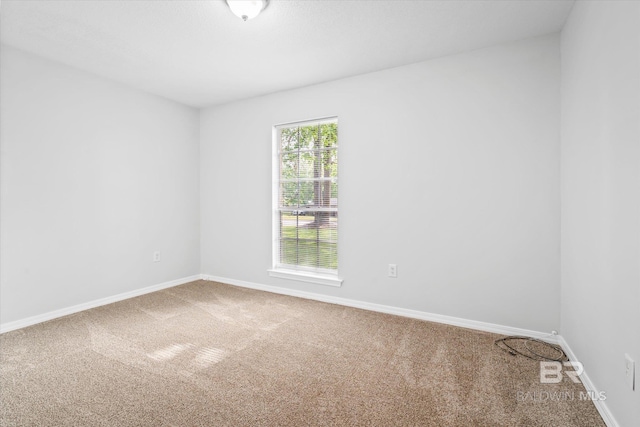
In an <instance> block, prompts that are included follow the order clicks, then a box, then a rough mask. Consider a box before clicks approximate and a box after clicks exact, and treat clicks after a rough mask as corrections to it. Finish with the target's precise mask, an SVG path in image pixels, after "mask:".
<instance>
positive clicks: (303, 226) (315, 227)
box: [277, 119, 338, 271]
mask: <svg viewBox="0 0 640 427" xmlns="http://www.w3.org/2000/svg"><path fill="white" fill-rule="evenodd" d="M277 143H278V160H279V174H278V211H279V215H278V218H277V220H278V230H279V236H278V243H279V264H281V265H285V266H287V265H288V266H294V267H303V268H308V269H317V270H321V271H324V270H334V271H337V269H338V123H337V120H335V119H334V120H325V121H319V122H306V123H303V124H299V125H292V126H282V127H280V128H279V129H278V141H277Z"/></svg>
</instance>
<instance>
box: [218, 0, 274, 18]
mask: <svg viewBox="0 0 640 427" xmlns="http://www.w3.org/2000/svg"><path fill="white" fill-rule="evenodd" d="M268 1H269V0H227V5H229V9H231V12H233V14H234V15H236V16H237V17H238V18H240V19H242V20H243V21H248V20H249V19H252V18H255V17H256V16H258V14H259V13H260V12H262V10H263V9H264V8H265V7H267V2H268Z"/></svg>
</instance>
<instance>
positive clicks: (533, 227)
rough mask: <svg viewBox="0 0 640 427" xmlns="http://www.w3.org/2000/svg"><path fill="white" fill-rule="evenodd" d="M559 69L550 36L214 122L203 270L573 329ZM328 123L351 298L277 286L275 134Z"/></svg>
mask: <svg viewBox="0 0 640 427" xmlns="http://www.w3.org/2000/svg"><path fill="white" fill-rule="evenodd" d="M559 66H560V57H559V40H558V37H557V36H546V37H542V38H536V39H532V40H527V41H522V42H517V43H511V44H507V45H500V46H497V47H493V48H489V49H483V50H479V51H474V52H470V53H464V54H460V55H456V56H450V57H446V58H441V59H437V60H432V61H428V62H423V63H419V64H415V65H410V66H405V67H399V68H395V69H391V70H386V71H382V72H377V73H372V74H367V75H362V76H357V77H353V78H349V79H344V80H339V81H335V82H330V83H325V84H321V85H317V86H311V87H307V88H303V89H299V90H292V91H288V92H282V93H278V94H273V95H269V96H265V97H260V98H255V99H251V100H247V101H242V102H237V103H233V104H228V105H224V106H220V107H217V108H209V109H206V110H203V111H202V113H201V146H200V153H201V163H200V165H201V166H200V167H201V209H202V211H201V212H202V225H201V226H202V231H201V239H202V240H201V257H202V258H201V269H202V273H204V274H209V275H214V276H219V277H226V278H232V279H235V280H243V281H248V282H254V283H259V284H267V285H274V286H280V287H286V288H290V289H297V290H307V291H311V292H314V293H322V294H326V295H332V296H340V297H343V298H350V299H355V300H359V301H366V302H373V303H380V304H386V305H391V306H396V307H401V308H408V309H415V310H421V311H426V312H430V313H438V314H446V315H449V316H457V317H462V318H467V319H473V320H479V321H485V322H491V323H497V324H502V325H509V326H514V327H521V328H527V329H533V330H539V331H550V330H551V329H558V328H559V323H560V322H559V319H560V312H559V299H560V298H559V296H560V288H559V286H560V266H559V251H560V248H559V241H560V239H559V215H558V212H559V209H560V207H559V173H560V172H559V133H560V124H559V119H560V114H559V113H560V111H559V109H560V87H559V84H560V81H559V75H560V70H559ZM328 115H337V116H338V117H339V129H340V130H339V134H340V146H341V148H340V150H341V152H340V160H339V162H340V226H339V227H340V237H339V239H340V240H339V245H340V246H339V264H340V267H339V269H340V275H341V276H342V277H343V278H344V280H345V281H344V284H343V287H342V288H329V287H323V286H321V285H313V284H305V283H300V282H295V281H289V280H285V279H276V278H270V277H268V275H267V269H268V268H269V267H270V262H271V241H272V237H271V200H270V197H271V128H272V126H273V125H274V124H277V123H283V122H289V121H295V120H301V119H312V118H316V117H322V116H328ZM389 263H397V264H398V278H397V279H390V278H387V277H386V270H387V264H389Z"/></svg>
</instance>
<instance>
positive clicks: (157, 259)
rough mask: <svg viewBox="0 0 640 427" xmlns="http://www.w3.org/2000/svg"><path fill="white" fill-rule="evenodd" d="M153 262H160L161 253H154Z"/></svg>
mask: <svg viewBox="0 0 640 427" xmlns="http://www.w3.org/2000/svg"><path fill="white" fill-rule="evenodd" d="M153 262H160V251H155V252H154V253H153Z"/></svg>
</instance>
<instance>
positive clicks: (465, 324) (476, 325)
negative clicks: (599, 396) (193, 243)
mask: <svg viewBox="0 0 640 427" xmlns="http://www.w3.org/2000/svg"><path fill="white" fill-rule="evenodd" d="M201 278H202V279H203V280H209V281H212V282H220V283H226V284H229V285H234V286H240V287H243V288H250V289H257V290H260V291H267V292H272V293H275V294H282V295H289V296H293V297H299V298H305V299H311V300H316V301H322V302H328V303H332V304H338V305H344V306H347V307H354V308H361V309H364V310H369V311H377V312H380V313H387V314H395V315H397V316H403V317H410V318H412V319H420V320H427V321H429V322H437V323H444V324H447V325H453V326H459V327H461V328H469V329H476V330H479V331H485V332H493V333H496V334H501V335H521V336H527V337H532V338H538V339H544V340H545V341H548V342H551V343H557V342H558V341H557V339H556V336H551V334H549V333H545V332H539V331H532V330H529V329H521V328H514V327H511V326H504V325H498V324H495V323H487V322H480V321H477V320H469V319H463V318H460V317H452V316H445V315H442V314H434V313H428V312H425V311H418V310H411V309H407V308H400V307H394V306H390V305H383V304H376V303H371V302H365V301H358V300H352V299H347V298H340V297H334V296H330V295H322V294H315V293H312V292H306V291H299V290H295V289H288V288H281V287H278V286H270V285H263V284H260V283H252V282H245V281H243V280H236V279H229V278H227V277H218V276H210V275H206V274H203V275H201Z"/></svg>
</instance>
